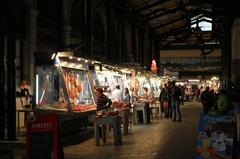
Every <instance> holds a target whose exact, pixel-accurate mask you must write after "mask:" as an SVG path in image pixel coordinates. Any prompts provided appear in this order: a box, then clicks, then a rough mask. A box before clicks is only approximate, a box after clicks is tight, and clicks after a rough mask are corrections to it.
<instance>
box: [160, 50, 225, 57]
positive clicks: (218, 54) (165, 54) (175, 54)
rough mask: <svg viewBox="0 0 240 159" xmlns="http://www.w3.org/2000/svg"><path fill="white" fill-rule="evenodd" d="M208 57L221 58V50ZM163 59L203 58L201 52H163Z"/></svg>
mask: <svg viewBox="0 0 240 159" xmlns="http://www.w3.org/2000/svg"><path fill="white" fill-rule="evenodd" d="M207 56H208V57H221V50H220V49H215V50H214V51H213V52H212V53H210V54H208V55H207ZM161 57H201V50H161V51H160V58H161Z"/></svg>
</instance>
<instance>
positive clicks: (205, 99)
mask: <svg viewBox="0 0 240 159" xmlns="http://www.w3.org/2000/svg"><path fill="white" fill-rule="evenodd" d="M201 101H202V106H203V112H204V113H205V114H208V111H209V110H210V108H211V107H212V106H214V98H213V94H212V93H211V92H210V88H209V87H206V89H205V90H204V91H203V92H202V94H201Z"/></svg>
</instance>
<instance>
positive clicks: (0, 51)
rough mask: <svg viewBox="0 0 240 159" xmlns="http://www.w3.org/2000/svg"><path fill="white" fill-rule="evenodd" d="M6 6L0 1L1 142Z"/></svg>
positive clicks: (0, 132)
mask: <svg viewBox="0 0 240 159" xmlns="http://www.w3.org/2000/svg"><path fill="white" fill-rule="evenodd" d="M5 8H6V6H5V0H2V1H0V19H1V20H0V87H1V88H4V89H1V92H0V94H2V95H1V96H0V125H1V126H0V140H3V139H4V136H5V131H4V130H5V85H4V77H5V74H4V73H5V72H4V69H5V67H4V58H5V57H4V51H5V49H4V43H5V29H6V23H5V15H6V9H5Z"/></svg>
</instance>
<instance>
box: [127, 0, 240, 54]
mask: <svg viewBox="0 0 240 159" xmlns="http://www.w3.org/2000/svg"><path fill="white" fill-rule="evenodd" d="M127 3H128V7H129V8H130V9H131V10H132V11H133V12H135V14H136V15H138V16H139V18H140V19H141V20H142V21H143V22H144V23H145V24H147V25H148V26H149V27H150V30H151V31H152V33H153V34H154V35H156V36H157V38H158V39H159V40H160V43H161V47H162V48H166V49H172V48H174V47H176V48H179V47H181V46H184V47H186V46H188V48H189V47H191V48H196V47H201V46H203V45H204V46H205V48H207V47H208V46H209V47H210V48H213V47H214V48H217V47H220V45H221V42H222V40H223V39H224V33H225V31H226V30H225V29H226V26H228V25H231V23H232V20H233V19H234V17H235V16H237V14H239V12H238V10H237V7H236V6H237V4H236V1H234V0H127ZM193 19H194V20H193ZM200 22H207V23H210V24H212V31H203V28H202V27H201V26H200V25H198V24H200ZM193 24H195V27H191V26H192V25H193Z"/></svg>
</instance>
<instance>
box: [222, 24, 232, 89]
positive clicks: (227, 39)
mask: <svg viewBox="0 0 240 159" xmlns="http://www.w3.org/2000/svg"><path fill="white" fill-rule="evenodd" d="M230 24H231V23H230V22H229V21H226V22H225V26H224V41H223V48H222V72H223V76H222V86H223V88H226V89H227V90H229V89H230V88H229V87H230V82H231V29H230V28H231V26H230Z"/></svg>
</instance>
